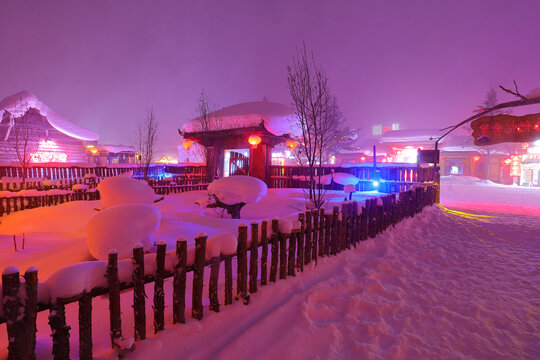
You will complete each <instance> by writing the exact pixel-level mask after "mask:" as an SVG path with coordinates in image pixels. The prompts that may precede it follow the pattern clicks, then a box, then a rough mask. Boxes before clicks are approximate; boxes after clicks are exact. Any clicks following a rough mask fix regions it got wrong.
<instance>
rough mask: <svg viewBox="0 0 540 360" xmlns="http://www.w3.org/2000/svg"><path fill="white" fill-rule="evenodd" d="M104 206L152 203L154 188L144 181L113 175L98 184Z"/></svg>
mask: <svg viewBox="0 0 540 360" xmlns="http://www.w3.org/2000/svg"><path fill="white" fill-rule="evenodd" d="M98 190H99V193H100V194H101V201H102V202H103V206H104V207H105V208H110V207H113V206H116V205H124V204H153V203H154V190H153V189H152V188H151V187H150V186H148V184H147V183H146V182H144V181H140V180H136V179H133V178H130V177H127V176H113V177H109V178H106V179H104V180H103V181H101V182H100V183H99V185H98Z"/></svg>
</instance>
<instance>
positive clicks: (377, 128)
mask: <svg viewBox="0 0 540 360" xmlns="http://www.w3.org/2000/svg"><path fill="white" fill-rule="evenodd" d="M371 134H372V135H382V125H373V126H372V127H371Z"/></svg>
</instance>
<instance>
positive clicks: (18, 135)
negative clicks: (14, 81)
mask: <svg viewBox="0 0 540 360" xmlns="http://www.w3.org/2000/svg"><path fill="white" fill-rule="evenodd" d="M18 106H21V107H22V109H21V111H20V114H22V115H21V116H20V117H19V118H17V119H14V118H13V116H12V115H10V116H11V119H12V120H13V121H12V122H11V121H10V124H11V123H12V124H11V127H12V128H13V138H14V144H13V145H14V147H15V154H16V155H17V160H18V162H19V165H20V167H21V170H22V186H23V187H24V186H25V183H26V177H27V174H28V168H29V167H30V163H31V162H32V160H33V156H34V155H35V154H36V153H37V151H38V150H39V140H40V132H39V130H38V129H37V128H36V127H35V126H34V125H35V124H34V123H35V121H34V120H35V119H34V114H33V113H31V112H29V110H30V108H29V106H28V104H23V103H22V101H21V102H20V103H19V105H18Z"/></svg>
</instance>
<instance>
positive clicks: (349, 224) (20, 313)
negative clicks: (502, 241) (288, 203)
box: [0, 185, 436, 359]
mask: <svg viewBox="0 0 540 360" xmlns="http://www.w3.org/2000/svg"><path fill="white" fill-rule="evenodd" d="M435 198H436V188H435V187H433V186H431V185H429V186H426V187H416V188H413V189H409V190H408V191H404V192H401V193H399V195H398V196H396V194H391V195H386V196H383V197H381V198H380V199H381V200H379V199H377V198H373V199H367V200H366V201H365V204H364V206H361V205H359V204H358V203H357V202H352V203H351V202H349V203H343V204H342V207H341V210H340V209H339V207H338V206H334V207H333V209H332V210H333V211H332V213H331V214H327V213H325V211H324V209H321V211H320V212H317V211H313V212H311V211H308V212H305V213H300V214H299V216H298V220H299V223H300V228H295V229H293V230H292V231H291V233H290V234H286V233H280V232H279V227H280V226H279V222H278V220H272V222H271V223H270V224H269V223H268V222H267V221H263V222H262V223H261V225H260V226H261V228H262V229H261V230H262V231H261V237H260V238H259V237H258V234H259V231H258V228H259V224H258V223H256V222H254V223H252V224H251V225H250V226H251V234H252V235H251V241H250V242H248V238H247V237H248V236H247V234H248V231H247V225H244V224H241V225H240V226H239V228H238V246H237V250H236V253H235V254H232V255H224V254H220V255H219V256H216V257H213V258H211V259H208V258H207V253H206V241H207V237H206V236H200V237H198V238H196V239H195V244H196V245H195V257H194V262H193V263H192V264H188V261H187V259H188V257H187V252H188V251H187V241H185V240H179V241H178V242H177V244H176V249H175V250H172V253H171V252H169V253H170V254H173V255H172V256H174V258H175V261H174V262H173V263H172V264H171V262H169V265H168V266H166V261H165V257H166V245H165V244H164V243H161V244H158V249H157V254H156V255H155V263H154V264H152V266H155V268H156V270H155V272H153V273H152V274H151V275H148V274H145V261H144V254H143V249H142V248H141V247H135V248H134V249H133V257H132V260H131V261H132V268H131V269H132V276H131V280H129V281H120V279H119V273H118V258H117V253H116V252H111V253H110V254H109V258H108V264H107V268H106V273H104V274H103V275H104V276H105V277H106V279H107V285H106V286H104V287H95V288H93V289H92V290H91V291H88V292H86V291H85V292H82V293H80V294H73V296H70V297H67V298H60V299H49V300H48V301H47V302H38V298H37V294H38V287H39V284H38V280H37V270H36V269H35V268H33V267H32V268H30V269H28V270H27V271H26V272H25V274H24V279H25V281H24V284H22V283H21V281H20V276H19V272H18V269H16V268H13V267H11V268H8V269H6V270H5V271H4V272H3V274H2V304H3V305H0V306H3V314H4V315H3V317H2V318H0V323H6V326H7V334H8V340H9V345H8V352H9V359H28V358H30V359H31V358H35V355H34V351H35V344H36V314H37V312H39V311H45V310H49V311H50V315H49V324H50V327H51V334H52V335H51V336H52V342H53V347H52V351H53V356H54V358H55V359H69V356H70V343H69V336H70V335H69V330H70V326H68V324H67V323H66V316H65V305H66V304H69V303H74V302H78V304H79V324H78V325H79V357H80V358H81V359H91V358H92V298H94V297H96V296H100V295H104V294H108V298H109V318H110V324H109V326H110V336H111V346H112V348H115V347H117V348H120V349H119V351H120V352H124V351H129V350H130V349H132V347H130V346H128V349H126V348H125V347H124V346H123V345H125V344H126V343H128V345H129V344H130V342H129V341H128V342H126V341H123V340H124V338H123V334H122V326H121V325H122V317H121V314H122V312H121V303H120V291H123V290H127V289H133V311H134V325H133V326H134V332H133V334H134V335H133V337H134V338H135V339H136V340H143V339H145V337H146V322H147V320H146V310H145V302H146V296H145V293H144V284H145V283H149V282H153V283H154V298H153V322H154V331H155V332H156V333H157V332H158V331H161V330H163V329H164V310H165V306H164V296H165V295H164V294H165V292H164V288H163V284H164V279H165V278H169V277H173V285H172V286H173V292H172V297H173V302H172V304H173V306H172V312H173V323H185V322H186V317H185V313H186V301H185V300H186V285H187V284H186V273H187V272H193V284H192V286H193V287H192V288H193V292H192V308H191V317H192V318H193V319H196V320H201V319H202V318H203V316H204V313H205V311H204V309H203V278H204V272H205V268H206V267H207V266H208V267H210V280H209V284H208V295H207V296H208V299H209V303H210V306H209V307H208V310H210V311H214V312H219V309H220V304H221V303H223V304H224V305H230V304H232V303H233V300H234V299H236V301H242V302H243V303H244V304H246V305H247V304H248V303H249V293H255V292H257V289H258V286H259V285H260V286H266V285H269V284H270V283H274V282H276V281H277V280H278V279H279V280H283V279H286V278H287V277H288V276H296V274H297V273H298V272H303V271H304V266H305V265H307V264H309V263H310V262H312V261H317V259H318V258H320V257H324V256H330V255H337V254H338V253H339V252H341V251H343V250H345V249H350V248H351V246H356V244H357V243H358V242H359V241H362V240H366V239H368V238H369V237H374V236H376V235H377V234H379V233H381V232H382V231H384V230H385V229H387V228H388V227H390V226H393V225H395V224H397V223H398V222H399V221H401V220H402V219H404V218H406V217H411V216H414V215H415V214H417V213H418V212H420V211H421V210H422V209H423V208H424V207H426V206H429V205H432V204H433V203H434V202H435ZM268 226H271V235H270V236H268V231H267V230H268ZM259 247H260V248H262V249H261V251H260V253H261V258H260V261H259ZM233 258H236V263H237V267H236V297H235V298H233V266H232V264H233ZM221 262H224V266H225V269H224V270H225V271H224V293H223V294H222V295H220V294H218V280H219V276H220V266H221ZM248 264H249V268H248ZM259 264H260V267H259ZM21 287H23V288H24V290H25V291H20V288H21ZM21 290H22V289H21ZM21 294H26V295H25V296H22V295H21ZM221 296H223V297H222V300H220V297H221ZM124 311H127V309H124ZM120 355H121V354H120Z"/></svg>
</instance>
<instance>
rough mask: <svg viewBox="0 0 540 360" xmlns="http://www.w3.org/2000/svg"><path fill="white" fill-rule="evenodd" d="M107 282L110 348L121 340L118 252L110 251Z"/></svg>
mask: <svg viewBox="0 0 540 360" xmlns="http://www.w3.org/2000/svg"><path fill="white" fill-rule="evenodd" d="M107 280H108V284H109V320H110V328H111V347H112V348H114V346H115V345H116V340H117V339H121V338H122V318H121V317H120V316H121V312H120V281H118V252H117V251H116V250H111V251H110V252H109V259H108V263H107Z"/></svg>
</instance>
